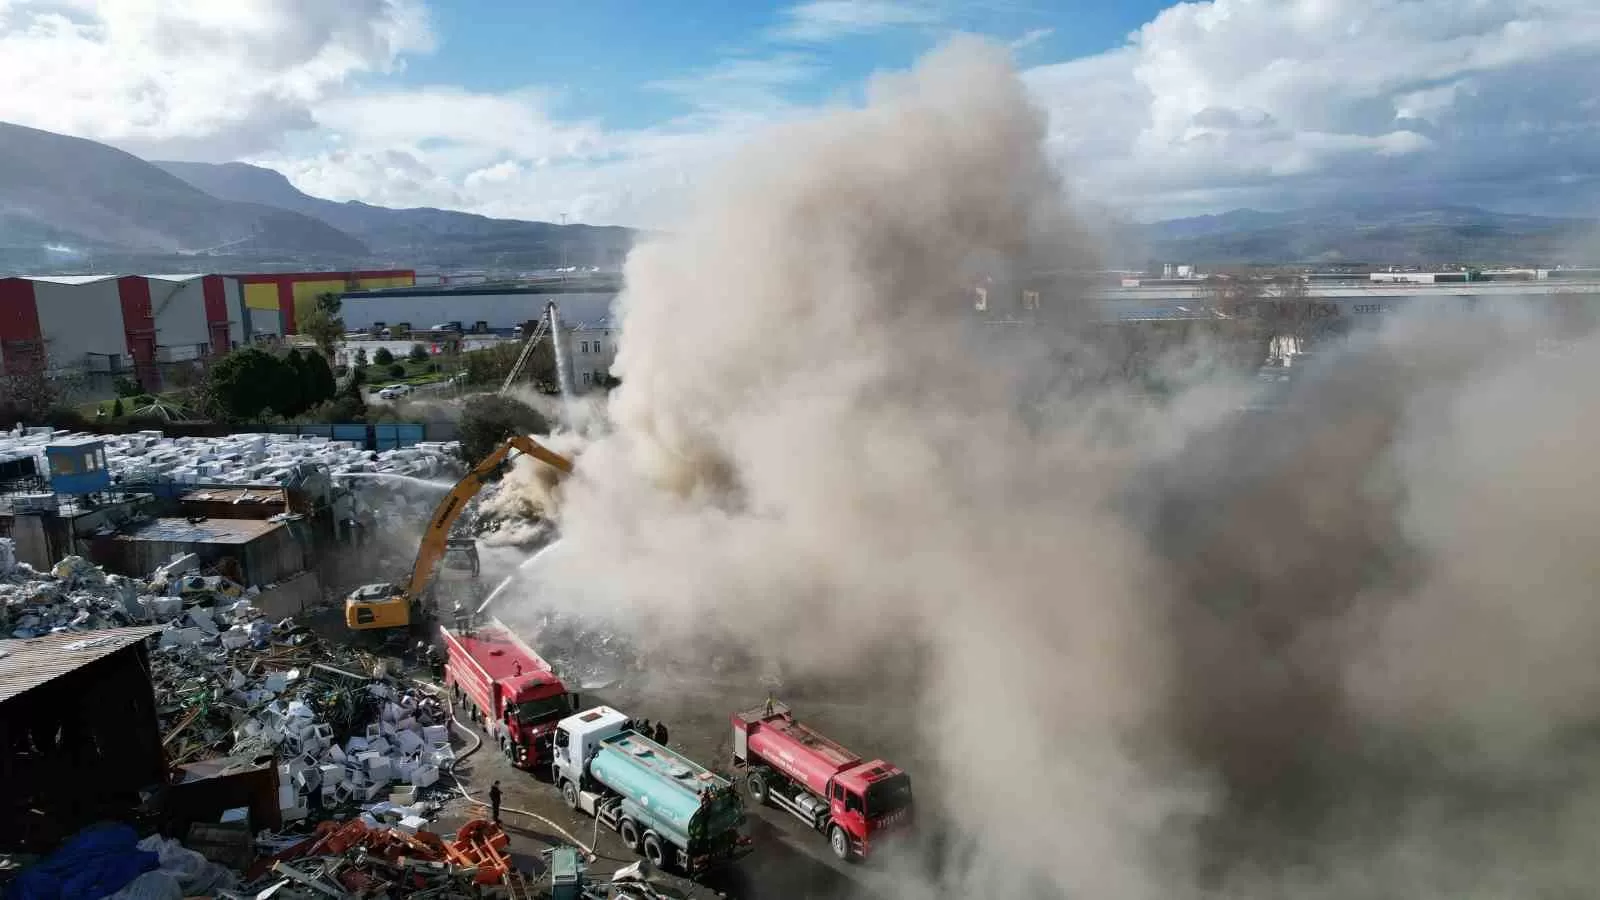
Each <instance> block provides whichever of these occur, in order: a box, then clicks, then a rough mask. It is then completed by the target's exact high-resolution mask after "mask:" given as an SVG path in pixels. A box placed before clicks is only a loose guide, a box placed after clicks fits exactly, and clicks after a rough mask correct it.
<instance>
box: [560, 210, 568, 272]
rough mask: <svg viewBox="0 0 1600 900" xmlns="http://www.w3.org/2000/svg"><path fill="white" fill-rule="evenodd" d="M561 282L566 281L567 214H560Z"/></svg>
mask: <svg viewBox="0 0 1600 900" xmlns="http://www.w3.org/2000/svg"><path fill="white" fill-rule="evenodd" d="M561 280H562V281H566V280H567V214H566V213H562V214H561Z"/></svg>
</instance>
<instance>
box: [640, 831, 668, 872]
mask: <svg viewBox="0 0 1600 900" xmlns="http://www.w3.org/2000/svg"><path fill="white" fill-rule="evenodd" d="M644 858H645V859H648V860H650V865H652V866H655V867H656V868H658V869H660V868H662V867H664V866H665V865H666V864H667V853H666V850H665V849H664V848H663V847H662V846H661V838H660V837H658V836H656V833H655V832H654V831H649V832H646V833H645V836H644Z"/></svg>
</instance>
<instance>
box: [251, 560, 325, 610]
mask: <svg viewBox="0 0 1600 900" xmlns="http://www.w3.org/2000/svg"><path fill="white" fill-rule="evenodd" d="M321 602H322V581H321V579H319V578H317V573H315V572H305V573H303V574H300V575H296V576H295V577H293V578H289V579H286V580H284V581H280V582H278V583H277V584H275V585H273V586H272V587H270V588H267V589H266V590H263V591H262V592H261V593H260V594H259V595H257V596H256V597H255V599H253V600H251V601H250V603H251V605H252V606H254V607H255V608H256V609H259V610H261V614H262V615H264V616H266V617H267V618H269V619H272V620H273V621H277V620H278V619H284V618H291V617H293V616H298V615H300V614H301V613H303V612H305V611H306V609H307V608H308V607H311V606H314V605H316V604H318V603H321Z"/></svg>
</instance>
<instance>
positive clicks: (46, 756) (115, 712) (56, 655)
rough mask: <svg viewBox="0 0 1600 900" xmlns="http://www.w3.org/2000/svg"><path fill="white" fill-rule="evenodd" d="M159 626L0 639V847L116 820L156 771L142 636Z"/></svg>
mask: <svg viewBox="0 0 1600 900" xmlns="http://www.w3.org/2000/svg"><path fill="white" fill-rule="evenodd" d="M160 630H161V628H160V626H139V627H133V628H109V629H105V630H102V631H86V632H68V633H64V634H51V635H45V636H43V637H37V638H28V639H26V640H3V641H0V748H3V752H0V848H29V847H35V848H36V847H50V846H53V845H54V844H55V843H57V842H59V841H60V840H61V839H62V838H63V837H64V836H66V835H68V834H71V833H73V832H74V831H76V830H77V829H78V828H80V827H82V826H83V825H84V824H87V823H89V822H92V821H95V820H96V819H100V818H123V817H125V816H127V815H128V814H129V812H130V811H131V810H133V809H134V808H135V807H137V806H138V804H139V801H140V797H139V794H140V791H141V790H143V789H145V788H149V787H151V786H156V785H160V784H161V783H162V782H164V781H165V778H166V758H165V754H164V753H163V751H162V747H161V733H160V723H159V720H158V719H157V717H156V705H155V689H154V686H153V685H152V684H151V680H150V660H149V655H148V652H147V649H146V646H145V639H146V638H149V637H150V636H152V635H154V634H156V633H157V632H159V631H160Z"/></svg>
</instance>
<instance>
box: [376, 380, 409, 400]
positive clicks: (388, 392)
mask: <svg viewBox="0 0 1600 900" xmlns="http://www.w3.org/2000/svg"><path fill="white" fill-rule="evenodd" d="M409 396H411V385H409V384H391V385H389V386H388V387H386V388H384V389H383V390H381V391H379V392H378V399H379V400H399V399H400V398H401V397H409Z"/></svg>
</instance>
